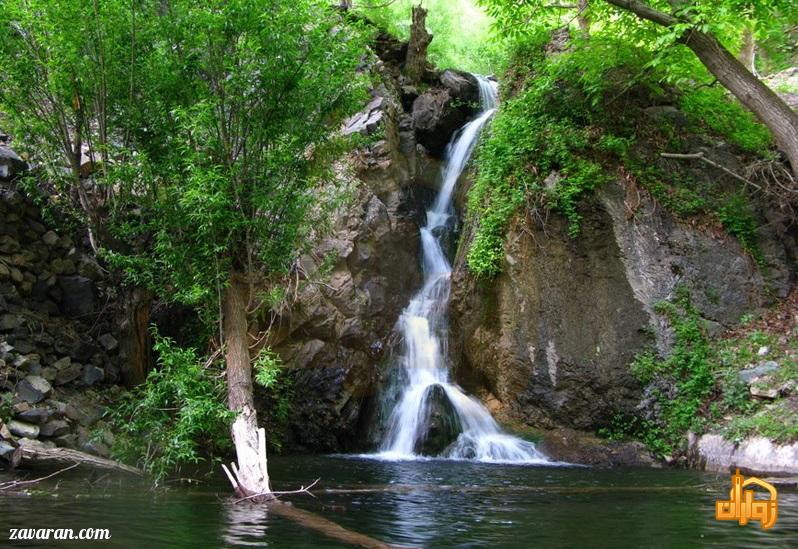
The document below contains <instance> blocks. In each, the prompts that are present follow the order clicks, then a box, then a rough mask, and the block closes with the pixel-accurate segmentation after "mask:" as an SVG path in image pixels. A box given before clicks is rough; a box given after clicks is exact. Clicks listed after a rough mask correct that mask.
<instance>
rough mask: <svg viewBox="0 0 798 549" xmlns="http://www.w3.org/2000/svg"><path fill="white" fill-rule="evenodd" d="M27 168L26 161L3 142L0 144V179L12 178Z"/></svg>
mask: <svg viewBox="0 0 798 549" xmlns="http://www.w3.org/2000/svg"><path fill="white" fill-rule="evenodd" d="M27 169H28V163H27V162H25V161H24V160H22V159H21V158H20V157H19V155H18V154H17V153H15V152H14V151H13V150H12V149H11V148H10V147H8V146H7V145H5V144H0V179H6V180H8V179H13V178H14V177H16V176H18V175H20V174H22V173H24V172H25V171H26V170H27Z"/></svg>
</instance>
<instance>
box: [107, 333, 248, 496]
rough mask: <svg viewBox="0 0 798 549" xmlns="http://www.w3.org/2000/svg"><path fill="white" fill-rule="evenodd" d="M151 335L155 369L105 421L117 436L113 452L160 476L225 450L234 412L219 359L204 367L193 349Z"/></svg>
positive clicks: (117, 456) (115, 407) (156, 477)
mask: <svg viewBox="0 0 798 549" xmlns="http://www.w3.org/2000/svg"><path fill="white" fill-rule="evenodd" d="M153 335H154V340H155V343H154V345H153V347H154V350H155V352H156V353H157V354H158V368H157V369H155V370H153V371H151V372H150V373H149V375H148V376H147V380H146V382H145V383H144V384H142V385H140V386H139V387H137V388H135V389H133V390H132V391H130V392H129V393H127V394H126V395H125V396H124V397H123V398H122V400H121V401H119V402H118V403H117V404H116V405H115V406H114V408H113V409H112V410H110V411H109V420H110V423H111V424H112V426H113V432H114V434H115V435H116V436H115V441H114V446H113V448H112V452H113V454H114V456H115V457H116V458H118V459H121V460H123V461H126V462H129V463H134V464H136V465H137V466H139V467H141V468H142V469H144V470H145V471H147V472H149V473H151V474H152V475H153V476H154V477H155V479H156V480H158V481H160V480H163V479H164V478H165V477H166V476H167V475H168V474H169V473H171V472H173V471H175V470H179V469H180V468H181V467H183V466H186V465H189V464H197V463H200V462H202V461H203V460H205V459H206V458H207V457H208V456H213V455H216V454H219V453H222V455H223V454H224V452H227V451H229V450H230V442H229V440H230V439H229V427H230V424H231V422H232V418H233V413H232V412H230V411H229V410H228V409H227V407H226V405H225V404H224V393H225V386H224V382H223V381H222V379H223V378H222V375H221V373H220V368H219V365H218V364H215V365H211V366H209V367H205V366H204V365H203V361H202V360H201V359H200V358H199V357H198V356H197V354H196V352H195V351H194V350H193V349H183V348H180V347H177V346H176V345H175V344H174V343H173V342H172V341H171V340H169V339H167V338H163V337H160V336H158V334H157V333H155V332H154V333H153Z"/></svg>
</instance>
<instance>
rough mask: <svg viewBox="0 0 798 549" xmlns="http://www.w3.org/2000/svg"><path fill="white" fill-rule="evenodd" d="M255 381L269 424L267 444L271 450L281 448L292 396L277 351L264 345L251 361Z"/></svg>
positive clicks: (290, 385) (288, 380) (288, 379)
mask: <svg viewBox="0 0 798 549" xmlns="http://www.w3.org/2000/svg"><path fill="white" fill-rule="evenodd" d="M252 366H253V368H254V370H255V383H257V384H258V385H259V386H260V387H262V389H263V390H262V391H261V392H260V395H261V397H262V400H263V401H264V402H265V404H266V406H265V418H264V420H265V423H266V424H267V425H268V426H269V429H268V433H269V444H270V446H271V448H272V449H273V450H276V451H278V452H279V451H280V449H281V448H282V442H283V441H282V433H283V431H284V430H285V428H286V427H287V425H288V420H289V419H290V416H291V401H292V400H293V398H294V394H293V390H292V383H291V379H290V378H289V377H288V376H287V375H286V370H285V368H283V365H282V361H281V360H280V357H279V355H278V354H277V353H275V352H274V351H272V350H271V349H269V348H268V347H264V348H262V349H261V350H260V352H259V353H258V356H257V357H256V358H255V360H254V361H253V363H252Z"/></svg>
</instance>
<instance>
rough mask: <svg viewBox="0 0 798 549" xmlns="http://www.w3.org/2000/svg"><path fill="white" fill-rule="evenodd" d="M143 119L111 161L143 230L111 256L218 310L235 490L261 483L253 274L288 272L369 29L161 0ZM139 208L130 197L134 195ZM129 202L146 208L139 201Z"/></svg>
mask: <svg viewBox="0 0 798 549" xmlns="http://www.w3.org/2000/svg"><path fill="white" fill-rule="evenodd" d="M161 4H162V6H161V8H160V12H161V13H162V14H163V15H162V16H159V17H156V18H155V19H156V20H155V22H153V23H152V24H154V25H156V30H155V31H154V35H155V36H157V40H156V41H155V43H154V47H153V49H152V51H150V52H149V53H148V59H147V66H150V67H153V71H154V72H155V75H156V79H157V80H158V81H155V80H154V79H153V77H152V75H150V76H149V78H150V81H148V84H147V89H148V93H149V95H148V97H146V98H142V99H141V101H140V108H139V109H138V111H137V112H136V116H137V119H138V120H139V121H140V124H142V125H143V127H144V128H145V129H146V131H141V132H139V134H138V135H136V136H135V140H136V143H135V149H136V155H135V156H134V157H131V158H129V159H128V160H127V162H126V170H125V171H124V172H122V171H120V172H119V185H120V186H124V187H125V188H127V189H128V191H127V195H126V196H127V200H126V201H124V202H120V204H119V208H118V210H117V212H116V214H117V223H116V227H117V228H118V230H119V233H120V235H124V236H126V237H128V238H148V239H150V247H149V249H148V250H146V252H145V253H140V254H134V255H128V256H121V255H116V256H115V258H114V259H115V261H116V262H117V264H118V265H121V266H123V267H125V268H126V269H127V271H128V273H129V274H130V275H131V277H132V278H133V279H134V280H136V281H137V282H139V283H146V284H148V285H149V286H151V287H152V288H153V289H154V290H155V291H156V292H158V293H159V294H160V295H162V296H164V297H168V298H170V299H176V300H179V301H181V302H183V303H188V304H191V305H194V306H196V307H198V308H200V309H201V310H202V311H203V314H204V318H206V319H208V320H209V321H213V320H215V321H216V322H218V324H219V332H220V334H219V339H220V341H221V342H223V345H224V353H225V361H226V370H227V374H226V375H227V387H228V405H229V408H230V409H231V410H232V411H233V412H234V413H235V419H234V421H233V425H232V433H231V434H232V438H233V443H234V445H235V449H236V454H237V460H238V464H237V466H233V467H231V469H232V471H230V470H228V474H229V478H230V480H231V482H232V483H233V486H234V488H235V489H236V491H237V492H238V493H239V494H241V495H242V496H250V495H253V494H266V493H268V492H269V491H270V488H269V477H268V473H267V469H266V454H265V433H264V432H263V430H262V429H258V423H257V414H256V411H255V406H254V402H253V394H252V368H251V361H252V358H253V357H252V356H251V354H250V343H251V341H250V323H249V315H251V314H252V313H253V312H254V310H255V309H256V308H257V307H258V303H259V300H258V296H257V295H256V293H257V292H256V290H255V288H256V287H257V286H258V285H259V284H261V283H264V284H265V283H266V282H267V281H268V280H269V279H270V277H274V276H277V275H279V274H280V273H282V272H284V271H285V269H286V268H287V267H288V266H289V265H290V264H291V263H292V260H293V259H294V258H295V255H296V250H297V246H298V243H299V242H300V241H301V239H302V235H303V231H305V230H306V229H307V225H306V223H307V220H308V212H309V210H310V208H311V207H312V206H313V205H314V198H315V196H317V192H316V191H317V184H318V182H319V181H320V180H323V179H324V176H325V175H326V174H328V172H329V168H330V165H331V164H332V163H331V162H330V159H331V157H332V156H333V155H334V154H337V151H338V150H339V147H338V145H339V144H340V143H339V142H338V140H337V139H336V138H334V133H333V130H334V129H335V128H336V127H337V124H339V123H340V120H341V119H342V118H343V117H344V116H345V115H347V114H350V113H351V111H352V110H353V108H354V106H355V105H360V104H361V101H362V100H363V99H364V98H365V97H364V96H363V95H361V94H360V93H359V92H360V91H361V90H363V88H364V81H363V78H361V77H358V74H357V72H358V67H359V65H360V63H361V59H362V56H363V55H364V53H365V41H364V38H363V36H362V35H361V33H360V32H359V31H358V29H357V28H355V27H353V26H352V25H351V24H349V23H346V22H345V21H344V20H343V19H342V18H341V15H340V13H338V12H337V11H336V10H335V9H334V8H332V7H331V6H329V3H328V2H326V1H323V0H298V1H295V2H292V3H290V5H289V3H286V2H281V1H278V0H235V1H229V2H196V1H193V0H170V1H163V2H161ZM134 208H135V209H134ZM131 211H133V212H141V213H140V214H138V213H134V214H131Z"/></svg>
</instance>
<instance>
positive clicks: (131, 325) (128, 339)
mask: <svg viewBox="0 0 798 549" xmlns="http://www.w3.org/2000/svg"><path fill="white" fill-rule="evenodd" d="M126 293H127V296H126V298H125V306H124V315H125V319H124V320H123V321H122V327H123V333H124V340H123V341H122V344H121V346H122V348H123V350H124V353H125V356H126V357H127V360H125V363H124V366H123V368H122V372H121V373H122V380H123V381H124V382H125V385H126V386H127V387H135V386H136V385H139V384H141V383H144V380H145V379H147V374H148V373H149V372H150V369H151V367H152V355H151V353H150V349H151V348H152V345H151V344H150V332H149V328H150V310H151V307H152V294H151V293H150V292H149V291H147V290H146V289H144V288H140V287H134V288H132V289H129V290H127V291H126Z"/></svg>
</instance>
